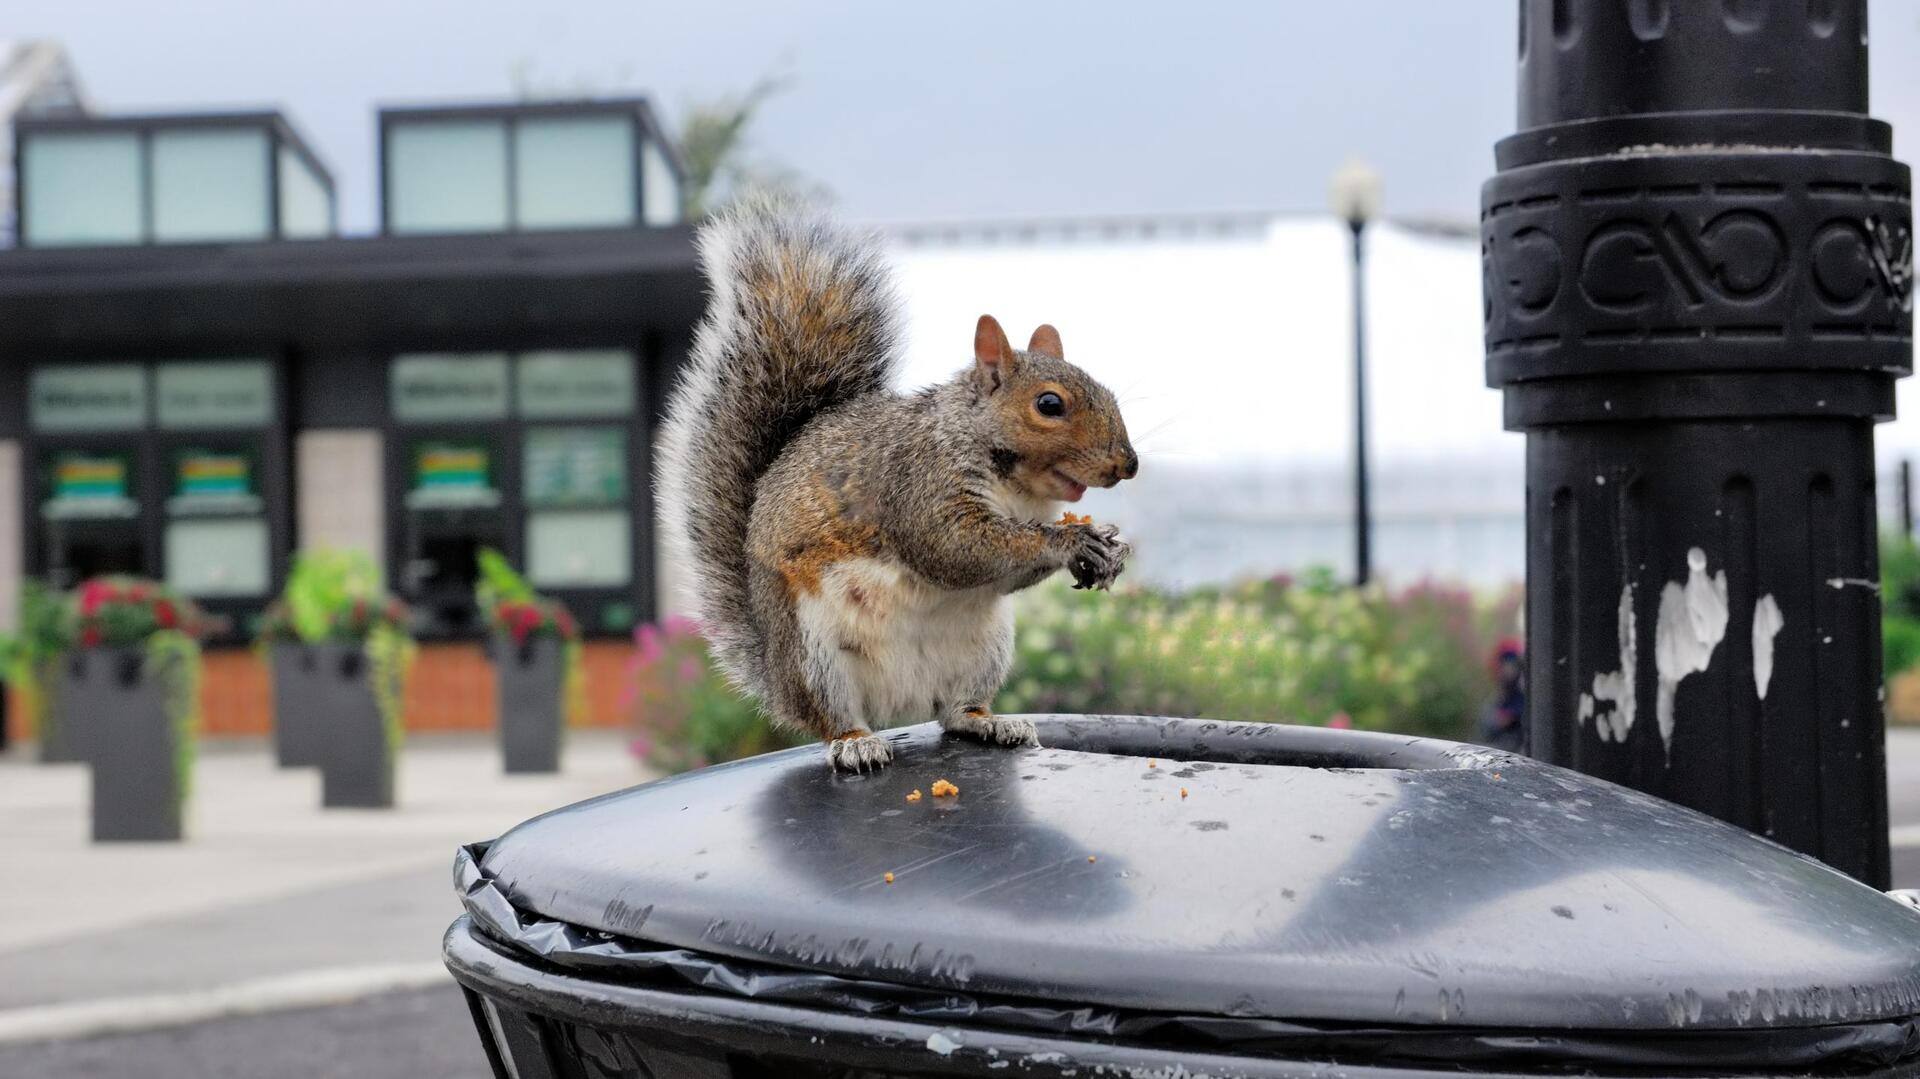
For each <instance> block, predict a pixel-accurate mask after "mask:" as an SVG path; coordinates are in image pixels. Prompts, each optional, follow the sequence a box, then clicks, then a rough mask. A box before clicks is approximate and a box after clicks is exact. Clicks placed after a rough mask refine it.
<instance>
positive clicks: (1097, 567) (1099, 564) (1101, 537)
mask: <svg viewBox="0 0 1920 1079" xmlns="http://www.w3.org/2000/svg"><path fill="white" fill-rule="evenodd" d="M1082 527H1083V528H1084V527H1085V526H1082ZM1132 553H1133V546H1132V545H1131V544H1129V543H1126V542H1125V541H1123V540H1122V539H1120V530H1119V529H1117V528H1115V527H1113V526H1112V525H1101V526H1099V527H1097V528H1085V533H1084V535H1083V537H1082V539H1081V543H1080V549H1079V551H1078V552H1076V553H1075V554H1074V556H1073V557H1072V558H1071V559H1069V560H1068V562H1067V571H1068V572H1069V573H1072V574H1073V581H1074V584H1073V587H1075V588H1077V589H1080V588H1097V589H1099V590H1100V591H1102V592H1105V591H1107V590H1108V589H1109V588H1111V587H1113V582H1114V580H1115V579H1116V578H1118V577H1119V576H1120V574H1121V571H1123V570H1125V569H1126V563H1127V556H1128V555H1130V554H1132Z"/></svg>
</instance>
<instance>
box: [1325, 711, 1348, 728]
mask: <svg viewBox="0 0 1920 1079" xmlns="http://www.w3.org/2000/svg"><path fill="white" fill-rule="evenodd" d="M1327 726H1329V727H1332V728H1333V729H1334V730H1338V731H1350V730H1352V729H1353V717H1352V716H1350V715H1348V714H1346V713H1345V712H1335V713H1334V714H1333V718H1332V719H1329V720H1327Z"/></svg>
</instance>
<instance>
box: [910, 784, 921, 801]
mask: <svg viewBox="0 0 1920 1079" xmlns="http://www.w3.org/2000/svg"><path fill="white" fill-rule="evenodd" d="M919 800H920V790H919V788H918V787H916V788H914V791H913V793H912V794H909V795H907V801H909V802H917V801H919Z"/></svg>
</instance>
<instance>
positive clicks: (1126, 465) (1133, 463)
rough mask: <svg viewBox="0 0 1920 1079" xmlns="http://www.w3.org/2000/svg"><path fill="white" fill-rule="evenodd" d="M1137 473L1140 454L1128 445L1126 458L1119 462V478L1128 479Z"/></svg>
mask: <svg viewBox="0 0 1920 1079" xmlns="http://www.w3.org/2000/svg"><path fill="white" fill-rule="evenodd" d="M1139 474H1140V455H1139V454H1137V453H1135V452H1133V447H1132V446H1128V447H1127V456H1126V459H1125V460H1123V461H1121V462H1120V478H1121V479H1123V480H1130V479H1132V478H1134V477H1135V476H1138V475H1139Z"/></svg>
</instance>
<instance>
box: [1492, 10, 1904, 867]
mask: <svg viewBox="0 0 1920 1079" xmlns="http://www.w3.org/2000/svg"><path fill="white" fill-rule="evenodd" d="M1518 126H1519V129H1520V130H1519V132H1518V133H1517V134H1515V135H1512V136H1510V137H1508V138H1506V139H1503V140H1502V141H1501V142H1500V143H1499V145H1498V147H1497V149H1496V160H1497V165H1498V169H1499V171H1498V174H1497V175H1495V176H1494V177H1493V179H1491V180H1489V181H1488V182H1487V184H1486V186H1485V188H1484V189H1483V191H1482V195H1481V237H1482V250H1483V256H1484V258H1483V263H1484V272H1485V304H1486V306H1485V316H1486V348H1487V378H1488V382H1489V384H1490V385H1493V386H1497V387H1502V388H1503V389H1504V391H1505V398H1506V406H1505V407H1506V422H1507V426H1508V427H1509V428H1510V429H1515V430H1522V431H1525V432H1526V435H1527V491H1528V493H1527V575H1528V598H1527V618H1528V632H1529V637H1530V648H1529V660H1528V666H1529V671H1528V673H1529V684H1530V686H1531V687H1532V693H1531V700H1530V702H1529V716H1528V730H1529V737H1530V740H1531V750H1532V752H1533V753H1534V754H1535V755H1537V756H1539V757H1541V758H1542V759H1545V760H1547V761H1550V762H1552V763H1555V764H1561V765H1567V766H1571V767H1573V768H1576V769H1578V770H1580V771H1583V772H1587V773H1589V774H1592V775H1596V776H1600V777H1603V778H1606V779H1610V780H1613V781H1616V782H1620V783H1624V784H1627V785H1629V786H1632V787H1635V788H1638V789H1640V790H1643V791H1646V792H1649V793H1652V794H1656V795H1659V796H1661V797H1664V798H1668V799H1671V800H1673V801H1676V802H1680V803H1682V804H1685V805H1688V806H1692V807H1694V808H1697V809H1700V810H1703V811H1705V812H1708V813H1711V814H1713V815H1715V816H1718V817H1720V818H1722V819H1725V820H1728V821H1731V822H1733V823H1736V824H1739V825H1742V826H1744V827H1747V828H1749V829H1752V830H1753V831H1756V832H1760V833H1762V834H1764V835H1767V836H1770V837H1772V838H1774V839H1775V840H1778V841H1779V842H1781V843H1784V844H1787V845H1789V846H1791V847H1794V848H1796V849H1798V850H1801V851H1804V852H1806V853H1808V854H1811V855H1814V856H1815V857H1818V858H1821V859H1823V860H1824V861H1826V862H1828V863H1829V864H1831V865H1833V866H1835V867H1837V868H1839V869H1841V870H1843V871H1845V872H1847V873H1850V874H1852V875H1854V876H1855V877H1858V878H1860V879H1861V880H1863V881H1866V882H1867V883H1869V884H1873V885H1875V886H1877V887H1881V888H1884V887H1886V886H1887V877H1888V852H1887V791H1886V767H1885V755H1884V747H1883V739H1884V721H1883V717H1882V712H1881V692H1880V687H1881V670H1880V665H1881V659H1880V626H1879V618H1880V597H1879V595H1878V585H1877V578H1878V554H1877V547H1876V544H1877V533H1878V528H1877V524H1876V521H1875V502H1874V484H1875V475H1874V459H1873V424H1874V423H1875V422H1876V421H1878V420H1883V419H1887V418H1890V417H1891V416H1892V414H1893V381H1894V379H1896V378H1898V377H1900V376H1902V375H1905V374H1907V373H1908V372H1909V370H1910V369H1911V363H1912V332H1913V314H1912V268H1913V246H1912V203H1911V196H1910V177H1909V174H1908V170H1907V168H1906V166H1904V165H1902V164H1900V163H1899V162H1897V161H1895V160H1893V158H1892V157H1891V156H1890V153H1891V143H1892V140H1891V132H1890V130H1889V128H1888V127H1887V125H1886V124H1884V123H1881V122H1879V121H1876V120H1873V119H1871V118H1869V117H1868V116H1867V38H1866V4H1865V2H1864V0H1814V2H1809V0H1793V2H1787V0H1772V2H1769V0H1715V2H1713V3H1706V2H1699V3H1695V2H1683V0H1630V2H1624V0H1522V2H1521V4H1520V38H1519V124H1518Z"/></svg>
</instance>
